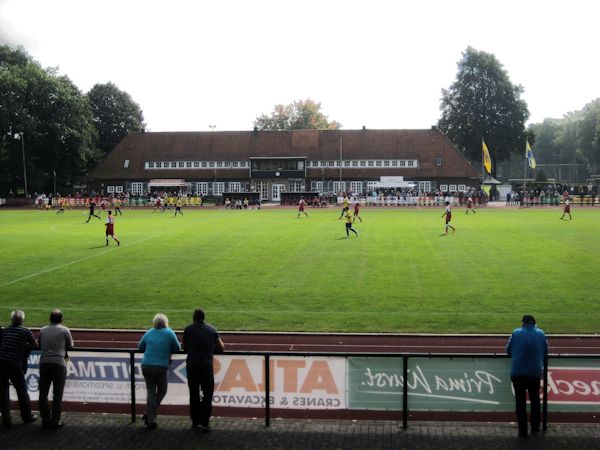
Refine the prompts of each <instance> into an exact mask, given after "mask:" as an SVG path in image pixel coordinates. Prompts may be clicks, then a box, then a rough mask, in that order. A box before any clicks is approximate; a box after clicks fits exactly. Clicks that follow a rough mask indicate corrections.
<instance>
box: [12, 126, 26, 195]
mask: <svg viewBox="0 0 600 450" xmlns="http://www.w3.org/2000/svg"><path fill="white" fill-rule="evenodd" d="M17 136H18V137H17ZM15 138H16V139H19V140H20V141H21V153H22V155H23V182H24V184H25V198H26V199H28V198H29V193H28V192H27V167H26V166H25V133H23V132H22V131H21V132H19V133H17V135H16V136H15Z"/></svg>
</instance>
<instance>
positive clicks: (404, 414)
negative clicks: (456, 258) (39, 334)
mask: <svg viewBox="0 0 600 450" xmlns="http://www.w3.org/2000/svg"><path fill="white" fill-rule="evenodd" d="M73 352H94V353H128V354H129V364H130V367H131V370H130V371H129V372H130V374H129V375H130V377H129V383H130V389H131V422H132V423H134V422H135V421H136V393H135V390H136V388H135V383H136V380H135V375H136V374H135V370H134V369H133V368H134V367H135V364H136V361H135V355H136V354H143V353H144V352H142V351H140V350H133V349H113V348H110V349H107V348H90V347H85V348H83V347H80V348H77V349H73V350H71V353H73ZM174 354H187V353H186V352H184V351H180V352H177V353H174ZM222 355H243V356H262V357H263V358H264V367H265V372H264V373H265V375H264V376H265V383H264V386H265V392H264V394H265V402H264V414H265V426H267V427H268V426H270V424H271V407H270V401H269V398H270V394H271V392H270V390H271V386H270V385H271V383H270V381H271V380H270V365H271V357H273V356H299V357H344V358H348V357H369V358H402V361H403V380H404V382H403V390H402V428H404V429H406V428H407V427H408V416H409V408H408V395H409V392H408V382H407V380H408V362H409V360H410V359H411V358H450V359H460V358H484V359H489V358H491V359H508V358H509V357H508V356H507V355H505V354H497V353H373V352H369V353H364V352H289V351H288V352H283V351H281V352H277V351H274V352H266V351H237V350H233V351H227V352H224V353H222ZM549 359H597V360H600V355H593V354H549V355H547V356H546V358H545V361H544V373H543V383H542V391H543V397H542V405H541V408H542V426H543V429H544V430H545V429H546V428H547V425H548V360H549Z"/></svg>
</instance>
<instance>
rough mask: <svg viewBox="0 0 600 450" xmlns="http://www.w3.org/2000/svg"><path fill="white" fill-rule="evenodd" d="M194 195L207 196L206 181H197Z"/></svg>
mask: <svg viewBox="0 0 600 450" xmlns="http://www.w3.org/2000/svg"><path fill="white" fill-rule="evenodd" d="M196 193H198V194H200V195H204V196H206V195H208V183H207V182H206V181H199V182H197V183H196Z"/></svg>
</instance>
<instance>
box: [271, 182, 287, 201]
mask: <svg viewBox="0 0 600 450" xmlns="http://www.w3.org/2000/svg"><path fill="white" fill-rule="evenodd" d="M284 187H285V184H272V185H271V193H272V194H273V195H272V196H271V200H273V201H274V202H279V201H281V192H283V188H284Z"/></svg>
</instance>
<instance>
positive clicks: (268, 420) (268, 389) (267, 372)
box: [265, 353, 271, 427]
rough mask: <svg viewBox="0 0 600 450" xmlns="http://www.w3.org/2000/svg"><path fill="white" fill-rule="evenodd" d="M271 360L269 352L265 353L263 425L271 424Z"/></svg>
mask: <svg viewBox="0 0 600 450" xmlns="http://www.w3.org/2000/svg"><path fill="white" fill-rule="evenodd" d="M270 366H271V361H270V358H269V354H268V353H265V426H266V427H268V426H270V425H271V402H270V397H271V367H270Z"/></svg>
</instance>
